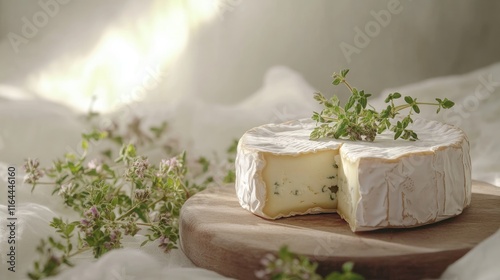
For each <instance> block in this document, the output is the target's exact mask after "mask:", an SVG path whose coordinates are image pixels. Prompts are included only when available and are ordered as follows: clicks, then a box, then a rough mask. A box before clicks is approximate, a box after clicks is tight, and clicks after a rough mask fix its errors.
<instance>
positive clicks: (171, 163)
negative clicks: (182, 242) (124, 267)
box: [25, 119, 230, 279]
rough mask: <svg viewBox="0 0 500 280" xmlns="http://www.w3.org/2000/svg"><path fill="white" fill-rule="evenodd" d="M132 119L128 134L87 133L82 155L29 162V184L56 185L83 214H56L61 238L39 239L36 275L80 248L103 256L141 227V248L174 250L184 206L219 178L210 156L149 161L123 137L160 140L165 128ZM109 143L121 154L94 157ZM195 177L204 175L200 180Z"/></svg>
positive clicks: (66, 261) (52, 271)
mask: <svg viewBox="0 0 500 280" xmlns="http://www.w3.org/2000/svg"><path fill="white" fill-rule="evenodd" d="M133 122H134V123H133V124H132V125H133V126H132V127H131V126H130V125H129V128H133V130H132V132H130V129H129V130H128V131H127V132H125V134H120V133H119V132H118V131H119V130H118V127H114V128H113V129H111V130H94V131H92V132H91V133H88V134H83V137H82V138H83V139H82V142H81V154H74V153H68V154H66V155H65V156H64V157H63V158H62V159H57V160H55V161H54V162H53V166H52V167H50V168H42V167H41V166H40V163H39V162H38V161H37V160H34V159H28V160H27V161H26V163H25V170H26V173H27V175H26V179H25V182H27V183H29V184H32V185H33V189H35V188H36V187H46V186H45V185H52V186H54V190H53V194H58V195H59V196H61V197H62V199H63V201H64V204H65V205H66V206H68V207H70V208H71V209H73V210H74V211H76V213H78V214H79V216H80V218H79V219H77V220H73V221H66V220H64V219H63V218H54V219H53V220H52V222H51V223H50V226H52V227H53V228H55V230H56V233H57V236H51V237H48V238H46V239H43V240H41V242H40V245H39V246H38V247H37V252H38V253H39V255H40V258H39V259H38V260H37V261H35V263H34V266H33V269H32V271H30V272H29V274H28V276H29V277H30V278H31V279H43V278H46V277H49V276H53V275H56V274H58V273H59V272H60V270H61V268H62V266H63V265H67V266H72V265H73V264H72V262H71V259H72V257H73V256H75V255H77V254H80V253H83V252H86V251H91V252H92V254H93V255H94V257H96V258H98V257H100V256H102V255H103V254H104V253H106V252H108V251H110V250H113V249H115V248H121V247H122V246H123V245H122V240H123V238H124V237H125V236H135V235H136V234H138V233H139V232H140V233H141V234H142V235H144V236H145V237H146V238H145V239H144V241H143V242H142V244H141V246H142V245H145V244H146V243H148V242H157V243H158V246H159V247H160V248H161V249H163V250H164V251H169V250H171V249H173V248H176V244H177V241H178V239H179V225H178V219H179V214H180V209H181V207H182V205H183V204H184V202H185V201H186V200H187V199H188V198H189V197H190V196H192V195H193V194H195V193H196V192H198V191H199V190H201V189H203V188H205V187H206V186H207V185H209V184H210V183H212V182H214V179H213V176H206V173H208V172H213V171H212V170H210V164H211V162H210V161H209V160H207V159H206V158H199V159H198V160H196V161H189V160H188V158H187V156H186V153H185V152H182V153H179V154H177V155H167V156H166V157H165V159H163V160H161V161H160V162H159V163H157V164H155V163H153V162H150V161H149V159H148V158H147V157H144V156H139V155H138V152H137V150H136V145H134V144H125V143H126V142H127V141H131V140H133V139H134V138H133V137H135V139H138V137H139V138H140V139H139V140H141V141H135V142H136V143H139V144H141V145H142V144H145V143H147V142H151V141H153V140H154V139H157V142H160V143H162V142H163V141H164V140H161V139H160V138H159V137H160V136H161V135H162V134H163V133H164V131H163V130H164V128H165V127H166V126H165V125H162V126H160V127H158V128H153V129H151V131H152V132H153V133H154V134H155V135H154V136H155V138H153V137H149V136H147V134H145V133H144V132H143V131H142V130H140V129H139V128H140V126H139V125H138V123H137V119H134V121H133ZM103 141H108V142H112V143H115V144H118V146H121V148H120V149H119V152H118V154H117V158H116V159H115V158H113V157H112V155H113V154H114V153H115V151H113V149H107V150H105V151H103V152H102V153H101V155H100V156H99V157H96V158H90V156H89V154H90V148H91V146H92V147H94V146H97V144H98V143H99V142H103ZM141 145H139V146H141ZM165 150H166V151H170V152H171V151H172V150H173V149H172V148H171V147H169V149H165ZM200 165H202V166H203V168H202V170H201V172H198V174H197V175H196V176H195V175H193V172H189V170H188V169H189V168H196V167H198V166H200ZM228 172H230V171H228ZM201 175H202V176H201ZM197 176H198V177H202V178H203V180H202V181H201V182H199V180H197V178H196V177H197ZM221 180H222V179H221Z"/></svg>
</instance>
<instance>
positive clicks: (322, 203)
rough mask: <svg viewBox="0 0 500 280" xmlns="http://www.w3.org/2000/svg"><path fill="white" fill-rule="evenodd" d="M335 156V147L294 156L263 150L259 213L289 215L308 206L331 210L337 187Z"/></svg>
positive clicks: (335, 201)
mask: <svg viewBox="0 0 500 280" xmlns="http://www.w3.org/2000/svg"><path fill="white" fill-rule="evenodd" d="M337 155H338V150H326V151H318V152H315V153H306V154H301V155H297V156H292V155H275V154H271V153H265V154H264V159H265V162H266V167H265V168H264V169H263V171H262V178H263V180H264V182H265V184H266V186H267V188H266V203H265V206H264V208H263V212H264V213H265V214H266V215H268V216H269V217H278V216H290V215H293V214H299V213H304V212H306V211H307V210H309V209H312V208H318V209H317V210H323V212H328V211H329V212H334V211H335V209H336V208H337V192H338V189H339V187H338V165H337V163H336V161H335V158H336V156H337ZM319 208H320V209H319Z"/></svg>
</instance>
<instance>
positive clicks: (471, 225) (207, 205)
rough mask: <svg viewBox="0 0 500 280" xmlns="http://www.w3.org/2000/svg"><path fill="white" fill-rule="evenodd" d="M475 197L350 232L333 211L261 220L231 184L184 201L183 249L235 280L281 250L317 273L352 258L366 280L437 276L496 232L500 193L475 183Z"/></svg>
mask: <svg viewBox="0 0 500 280" xmlns="http://www.w3.org/2000/svg"><path fill="white" fill-rule="evenodd" d="M472 192H473V194H472V204H471V206H470V207H469V208H467V209H466V210H465V211H464V212H463V213H462V214H461V215H459V216H457V217H455V218H451V219H448V220H445V221H442V222H439V223H436V224H432V225H427V226H423V227H417V228H408V229H385V230H378V231H371V232H362V233H353V232H351V230H350V229H349V226H348V225H347V223H346V222H345V221H343V220H342V219H341V218H340V217H339V216H338V215H337V214H319V215H307V216H296V217H291V218H284V219H280V220H275V221H271V220H265V219H263V218H260V217H258V216H255V215H253V214H251V213H250V212H248V211H246V210H244V209H243V208H241V206H240V205H239V203H238V200H237V198H236V194H235V190H234V186H224V187H219V188H213V189H208V190H205V191H203V192H201V193H198V194H196V195H195V196H193V197H192V198H190V199H189V200H188V201H187V202H186V203H185V204H184V206H183V208H182V210H181V217H180V235H181V241H180V244H181V248H182V250H183V251H184V253H185V254H186V255H187V257H188V258H189V259H190V260H191V261H192V262H193V263H194V264H196V265H197V266H199V267H203V268H207V269H210V270H214V271H216V272H218V273H220V274H222V275H225V276H228V277H232V278H236V279H255V275H254V273H255V271H257V270H260V269H262V267H261V265H260V260H261V258H262V257H263V256H264V255H265V254H266V253H276V252H277V251H278V249H279V248H280V247H281V246H282V245H288V246H289V248H290V250H291V251H293V252H295V253H298V254H303V255H306V256H308V257H309V258H310V259H311V260H313V261H316V262H318V263H319V265H320V266H319V269H318V271H319V272H320V273H321V274H327V273H328V272H331V271H333V270H340V267H341V265H342V264H343V263H344V262H346V261H353V262H354V263H355V266H354V270H355V271H356V272H358V273H361V274H362V275H364V276H365V277H366V278H367V279H424V278H437V277H439V276H440V275H441V273H442V272H443V271H444V270H445V269H446V267H447V266H448V265H450V264H451V263H453V262H455V261H456V260H457V259H459V258H460V257H462V256H463V255H464V254H466V253H467V252H468V251H469V250H470V249H472V248H473V247H474V246H475V245H477V244H478V243H479V242H481V241H483V240H484V239H486V238H487V237H489V236H490V235H492V234H493V233H495V232H496V231H497V230H498V229H499V228H500V188H498V187H495V186H491V185H489V184H486V183H481V182H473V187H472Z"/></svg>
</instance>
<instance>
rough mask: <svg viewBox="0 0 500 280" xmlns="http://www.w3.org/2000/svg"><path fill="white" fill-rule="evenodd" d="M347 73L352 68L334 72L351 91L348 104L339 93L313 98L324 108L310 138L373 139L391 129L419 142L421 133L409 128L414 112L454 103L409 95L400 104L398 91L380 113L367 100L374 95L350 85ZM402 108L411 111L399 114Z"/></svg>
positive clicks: (336, 81)
mask: <svg viewBox="0 0 500 280" xmlns="http://www.w3.org/2000/svg"><path fill="white" fill-rule="evenodd" d="M348 73H349V69H345V70H342V71H341V72H340V73H333V82H332V84H333V85H335V86H337V85H340V84H343V85H345V86H346V87H347V89H348V90H349V91H350V93H351V95H350V97H349V100H348V101H347V103H346V104H345V105H343V106H342V105H341V104H340V100H339V98H338V97H337V96H336V95H334V96H333V97H331V98H330V99H327V98H326V97H325V96H323V94H321V93H320V92H317V93H315V94H314V99H315V100H316V101H318V102H319V103H320V104H321V105H323V106H324V107H325V108H324V109H323V110H322V111H321V112H319V113H318V112H314V113H313V116H312V119H313V120H315V121H316V122H317V126H316V127H315V128H314V130H313V131H312V132H311V135H310V138H311V139H319V138H322V137H329V138H335V139H339V138H348V139H350V140H361V141H374V140H375V138H376V136H377V135H379V134H382V133H383V132H384V131H386V130H390V131H393V132H394V140H396V139H398V138H402V139H405V140H409V141H416V140H418V135H417V133H416V132H415V131H413V130H411V129H410V124H411V123H413V118H412V116H413V115H414V113H415V114H419V113H420V107H419V106H420V105H430V106H437V111H436V113H439V112H440V111H441V109H449V108H451V107H453V105H455V103H454V102H453V101H451V100H449V99H447V98H445V99H440V98H436V99H435V100H436V102H420V101H417V99H416V98H412V97H410V96H405V97H404V98H403V100H404V102H405V103H403V104H399V105H397V104H396V103H395V102H396V101H397V100H399V99H400V98H401V97H402V95H401V94H400V93H399V92H394V93H390V94H389V95H388V96H387V98H386V99H385V103H387V104H388V105H387V107H386V108H385V109H383V110H382V111H380V112H379V111H377V110H376V109H375V108H374V107H373V106H371V105H370V104H369V103H368V99H369V98H370V97H371V96H372V95H371V94H370V93H366V92H365V91H364V90H358V89H357V88H355V87H353V86H352V85H351V84H349V82H348V81H347V80H346V76H347V74H348ZM403 110H408V113H407V114H406V116H405V117H403V118H401V117H398V116H399V115H400V112H401V111H403Z"/></svg>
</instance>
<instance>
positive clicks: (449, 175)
mask: <svg viewBox="0 0 500 280" xmlns="http://www.w3.org/2000/svg"><path fill="white" fill-rule="evenodd" d="M314 127H315V122H314V121H312V120H310V119H302V120H298V121H291V122H287V123H283V124H268V125H264V126H260V127H256V128H254V129H251V130H249V131H247V132H246V133H245V134H244V135H243V136H242V138H241V139H240V141H239V144H238V152H237V157H236V193H237V196H238V199H239V202H240V204H241V206H242V207H243V208H245V209H247V210H248V211H250V212H252V213H254V214H256V215H258V216H261V217H263V218H267V219H278V218H282V217H289V216H294V215H304V214H316V213H331V212H337V213H338V214H340V216H341V217H342V218H343V219H344V220H346V221H347V222H348V223H349V225H350V227H351V229H352V231H355V232H356V231H368V230H375V229H380V228H401V227H415V226H421V225H426V224H430V223H434V222H438V221H441V220H444V219H447V218H450V217H453V216H456V215H459V214H460V213H462V211H463V210H464V208H466V207H467V206H468V205H469V204H470V201H471V161H470V155H469V142H468V140H467V137H466V135H465V134H464V132H463V131H462V130H460V129H458V128H455V127H453V126H450V125H447V124H443V123H439V122H435V121H426V120H422V119H417V120H415V121H414V123H413V124H412V127H411V129H413V130H414V131H415V132H416V133H417V134H418V137H419V140H418V141H413V142H411V141H406V140H393V134H392V133H390V132H387V133H384V134H382V135H379V136H377V139H376V140H375V141H374V142H363V141H349V140H335V139H320V140H310V139H309V135H310V133H311V131H312V130H313V128H314Z"/></svg>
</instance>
